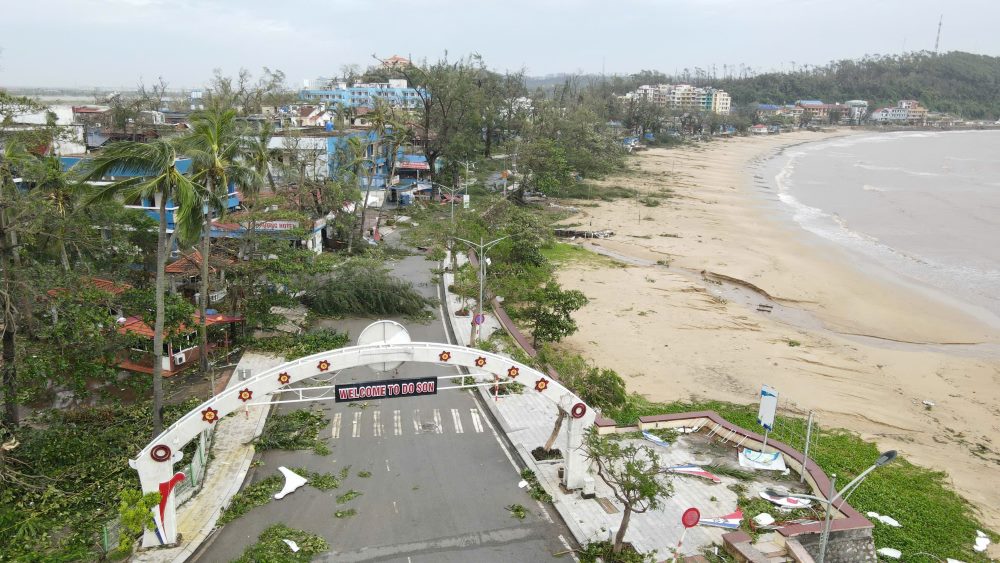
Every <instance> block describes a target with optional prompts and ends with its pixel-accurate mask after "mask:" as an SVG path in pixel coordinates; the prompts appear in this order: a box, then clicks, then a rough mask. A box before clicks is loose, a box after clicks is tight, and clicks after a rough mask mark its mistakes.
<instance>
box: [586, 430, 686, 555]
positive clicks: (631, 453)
mask: <svg viewBox="0 0 1000 563" xmlns="http://www.w3.org/2000/svg"><path fill="white" fill-rule="evenodd" d="M583 448H584V451H585V452H586V456H587V458H588V459H589V460H591V461H592V462H593V463H594V465H595V466H596V467H597V475H598V476H599V477H600V478H601V480H602V481H604V483H605V484H606V485H607V486H609V487H611V490H612V492H613V493H614V495H615V498H616V499H618V502H620V503H622V504H623V505H624V506H625V511H624V513H623V514H622V521H621V525H619V526H618V533H617V534H615V543H614V548H613V552H614V553H616V554H617V553H621V550H622V547H623V545H624V540H625V532H626V531H627V530H628V524H629V519H630V518H631V517H632V514H633V513H636V514H642V513H643V512H646V511H647V510H650V509H654V510H655V509H656V508H659V506H660V504H661V503H662V501H663V499H665V498H667V497H669V496H670V495H671V493H673V486H672V485H671V484H670V483H669V482H667V481H664V477H663V475H662V474H661V472H660V460H659V458H658V457H657V455H656V453H655V452H654V451H653V450H652V448H649V447H648V446H639V445H636V444H632V443H626V442H623V441H622V440H620V439H617V438H616V437H615V436H607V437H606V436H602V435H600V434H598V433H597V430H596V428H594V427H591V428H590V429H589V430H588V431H587V434H586V436H585V437H584V441H583Z"/></svg>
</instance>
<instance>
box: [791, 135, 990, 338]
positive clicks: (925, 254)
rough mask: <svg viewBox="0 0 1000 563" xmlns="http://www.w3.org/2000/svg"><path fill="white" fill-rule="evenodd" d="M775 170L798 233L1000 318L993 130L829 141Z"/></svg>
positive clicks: (803, 148)
mask: <svg viewBox="0 0 1000 563" xmlns="http://www.w3.org/2000/svg"><path fill="white" fill-rule="evenodd" d="M775 170H776V177H775V185H776V187H777V196H778V199H779V200H780V201H781V203H782V204H783V205H782V207H783V208H784V209H785V210H786V211H787V212H789V213H790V214H791V216H792V217H793V218H794V220H795V222H796V223H798V224H799V225H801V226H802V227H803V228H805V229H807V230H809V231H811V232H813V233H815V234H817V235H819V236H821V237H823V238H825V239H828V240H830V241H833V242H835V243H836V244H838V245H840V246H842V247H843V248H845V249H847V250H848V251H849V252H852V253H857V255H858V257H859V258H864V259H866V260H867V261H869V262H875V263H877V264H878V265H879V266H881V267H884V268H885V269H887V270H888V271H890V272H891V273H892V274H893V275H895V276H899V277H900V278H901V279H905V280H908V281H915V282H917V283H918V284H921V285H924V286H926V287H929V288H933V289H934V290H938V291H939V292H940V293H943V294H945V295H947V296H948V297H950V298H953V299H955V300H958V301H959V302H961V303H963V304H968V305H971V306H972V307H971V309H974V310H978V311H979V312H980V313H983V314H982V315H979V316H985V317H992V319H991V320H993V321H994V322H995V321H996V320H997V319H1000V131H954V132H950V131H949V132H924V131H920V132H905V133H888V134H871V135H868V134H865V135H857V136H850V137H845V138H837V139H833V140H830V141H824V142H819V143H811V144H806V145H800V146H794V147H790V148H789V149H787V150H786V151H785V153H784V155H783V156H782V158H781V160H780V161H779V165H778V167H777V168H776V169H775Z"/></svg>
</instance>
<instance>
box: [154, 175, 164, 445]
mask: <svg viewBox="0 0 1000 563" xmlns="http://www.w3.org/2000/svg"><path fill="white" fill-rule="evenodd" d="M159 208H160V210H159V211H160V228H159V230H158V231H157V233H156V292H155V295H156V321H155V322H154V323H153V437H154V438H155V437H156V436H159V435H160V432H162V431H163V324H164V317H165V316H166V311H165V309H166V307H165V304H164V293H166V285H167V280H166V278H167V271H166V270H167V248H166V240H167V194H166V193H160V205H159Z"/></svg>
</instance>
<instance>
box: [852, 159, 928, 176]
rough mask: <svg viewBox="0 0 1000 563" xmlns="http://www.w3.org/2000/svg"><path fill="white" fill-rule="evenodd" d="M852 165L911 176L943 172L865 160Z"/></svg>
mask: <svg viewBox="0 0 1000 563" xmlns="http://www.w3.org/2000/svg"><path fill="white" fill-rule="evenodd" d="M854 167H855V168H862V169H864V170H874V171H878V172H902V173H903V174H909V175H911V176H943V174H940V173H937V172H921V171H919V170H908V169H906V168H902V167H900V166H879V165H877V164H868V163H866V162H855V163H854Z"/></svg>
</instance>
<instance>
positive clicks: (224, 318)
mask: <svg viewBox="0 0 1000 563" xmlns="http://www.w3.org/2000/svg"><path fill="white" fill-rule="evenodd" d="M191 320H192V324H193V325H194V326H198V325H199V324H201V313H199V312H197V311H195V313H194V314H192V315H191ZM242 320H243V317H240V316H236V315H224V314H222V313H218V314H214V315H209V316H208V322H207V323H205V324H206V326H213V325H217V324H228V323H238V322H241V321H242ZM188 330H189V329H188V327H187V325H183V324H182V325H181V326H179V327H177V331H176V332H177V333H184V332H187V331H188ZM118 332H119V333H120V334H128V333H132V334H136V335H139V336H142V337H144V338H152V337H153V329H152V328H150V327H149V325H148V324H146V323H144V322H143V321H142V319H141V318H139V317H129V318H127V319H125V322H124V323H122V325H121V326H120V327H118Z"/></svg>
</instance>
